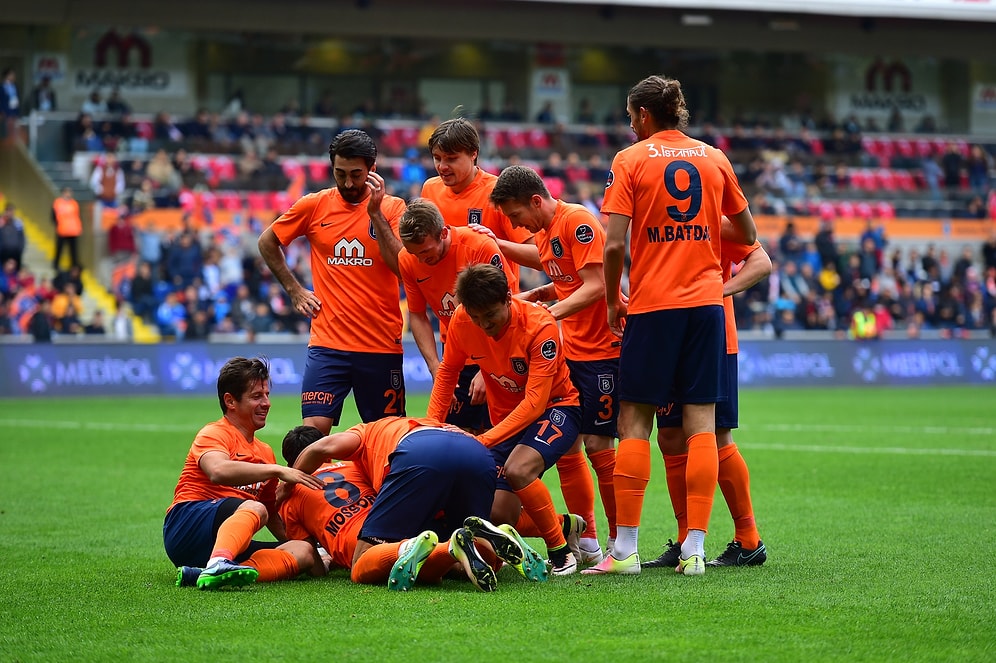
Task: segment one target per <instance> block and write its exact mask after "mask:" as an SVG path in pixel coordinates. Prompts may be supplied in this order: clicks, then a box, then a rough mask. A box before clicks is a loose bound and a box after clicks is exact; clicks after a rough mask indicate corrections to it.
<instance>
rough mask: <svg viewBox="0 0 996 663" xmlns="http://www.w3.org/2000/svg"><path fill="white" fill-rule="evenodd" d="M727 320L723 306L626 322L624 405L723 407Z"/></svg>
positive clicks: (622, 360) (654, 314)
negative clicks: (705, 404) (694, 404)
mask: <svg viewBox="0 0 996 663" xmlns="http://www.w3.org/2000/svg"><path fill="white" fill-rule="evenodd" d="M724 357H726V320H725V318H724V315H723V307H722V306H718V305H717V306H698V307H695V308H680V309H665V310H663V311H650V312H648V313H639V314H635V315H630V316H629V317H628V318H626V331H625V332H624V333H623V343H622V353H621V355H620V357H619V383H620V384H619V400H621V401H630V402H632V403H645V404H649V405H656V406H658V407H660V406H664V405H666V404H667V403H670V402H675V403H718V402H719V401H722V400H725V399H726V392H727V389H726V371H725V370H724V368H723V358H724Z"/></svg>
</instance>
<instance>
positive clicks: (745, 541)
mask: <svg viewBox="0 0 996 663" xmlns="http://www.w3.org/2000/svg"><path fill="white" fill-rule="evenodd" d="M719 488H720V490H722V491H723V497H724V498H725V499H726V505H727V506H728V507H729V508H730V515H731V516H733V526H734V530H735V531H734V535H733V538H734V539H735V540H737V541H739V542H740V544H741V545H742V546H743V547H744V548H746V549H748V550H752V549H754V548H757V545H758V542H759V541H760V540H761V537H760V535H759V534H758V532H757V523H755V522H754V507H753V505H752V504H751V500H750V472H748V470H747V463H746V462H745V461H744V457H743V456H741V455H740V450H739V449H737V445H736V444H728V445H726V446H725V447H723V448H722V449H720V450H719Z"/></svg>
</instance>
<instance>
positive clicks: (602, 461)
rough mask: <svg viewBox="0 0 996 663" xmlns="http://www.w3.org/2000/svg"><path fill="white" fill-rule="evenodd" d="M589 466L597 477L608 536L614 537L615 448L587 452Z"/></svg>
mask: <svg viewBox="0 0 996 663" xmlns="http://www.w3.org/2000/svg"><path fill="white" fill-rule="evenodd" d="M588 460H589V461H591V467H592V468H593V469H594V470H595V476H596V477H597V478H598V494H599V496H600V497H601V498H602V508H603V509H604V510H605V518H606V520H608V521H609V538H610V539H614V538H616V493H615V484H614V483H613V482H612V473H613V472H615V470H616V450H615V449H603V450H602V451H596V452H594V453H590V454H588Z"/></svg>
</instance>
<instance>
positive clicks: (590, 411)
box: [567, 359, 619, 437]
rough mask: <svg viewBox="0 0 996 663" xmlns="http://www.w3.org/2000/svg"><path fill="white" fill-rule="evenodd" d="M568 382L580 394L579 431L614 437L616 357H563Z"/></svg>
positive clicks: (617, 361) (617, 369) (617, 401)
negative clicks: (569, 381) (594, 358)
mask: <svg viewBox="0 0 996 663" xmlns="http://www.w3.org/2000/svg"><path fill="white" fill-rule="evenodd" d="M567 368H569V369H570V371H571V382H573V383H574V386H575V388H577V390H578V391H579V392H580V393H581V434H582V435H607V436H608V437H615V436H616V419H617V418H618V416H619V393H618V390H619V360H618V359H599V360H596V361H572V360H570V359H568V360H567Z"/></svg>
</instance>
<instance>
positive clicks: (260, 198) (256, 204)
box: [246, 191, 272, 212]
mask: <svg viewBox="0 0 996 663" xmlns="http://www.w3.org/2000/svg"><path fill="white" fill-rule="evenodd" d="M271 200H272V198H271V196H270V194H268V193H266V192H264V191H248V192H246V203H248V204H249V209H250V210H252V211H253V212H269V211H270V210H271V209H272V208H271V207H270V202H271Z"/></svg>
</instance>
